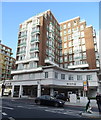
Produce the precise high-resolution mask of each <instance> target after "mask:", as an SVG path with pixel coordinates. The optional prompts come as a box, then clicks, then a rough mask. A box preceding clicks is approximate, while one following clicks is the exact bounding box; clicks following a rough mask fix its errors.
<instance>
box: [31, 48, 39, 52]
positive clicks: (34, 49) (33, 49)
mask: <svg viewBox="0 0 101 120" xmlns="http://www.w3.org/2000/svg"><path fill="white" fill-rule="evenodd" d="M36 50H37V51H39V48H31V49H30V52H31V51H36Z"/></svg>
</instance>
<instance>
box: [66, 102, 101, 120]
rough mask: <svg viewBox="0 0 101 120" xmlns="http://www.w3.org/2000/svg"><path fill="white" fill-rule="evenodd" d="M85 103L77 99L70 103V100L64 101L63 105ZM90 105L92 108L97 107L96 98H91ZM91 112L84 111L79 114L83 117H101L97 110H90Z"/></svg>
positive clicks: (79, 105)
mask: <svg viewBox="0 0 101 120" xmlns="http://www.w3.org/2000/svg"><path fill="white" fill-rule="evenodd" d="M86 104H87V103H85V102H82V103H80V102H79V101H77V103H70V102H65V105H69V106H77V107H85V106H86ZM91 107H93V108H97V109H98V107H97V103H96V100H91ZM92 112H93V113H87V112H86V111H84V112H82V113H80V115H82V116H84V117H90V118H101V114H99V112H95V111H92Z"/></svg>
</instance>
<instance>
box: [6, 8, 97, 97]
mask: <svg viewBox="0 0 101 120" xmlns="http://www.w3.org/2000/svg"><path fill="white" fill-rule="evenodd" d="M96 44H97V43H96V34H95V31H94V30H93V27H92V26H86V22H85V21H80V17H77V18H73V19H72V20H68V21H66V22H63V23H60V24H59V23H58V21H57V20H56V18H55V17H54V16H53V14H52V12H51V11H50V10H47V11H45V12H43V13H40V14H38V15H36V16H33V17H31V18H29V19H28V20H26V21H24V22H23V23H21V24H20V26H19V33H18V46H17V52H16V69H15V70H13V71H12V75H13V80H11V81H9V80H8V81H6V83H7V84H11V85H12V96H16V95H17V96H19V97H21V96H40V95H41V91H42V90H45V91H44V94H45V93H46V94H51V92H52V91H54V90H56V91H58V92H59V91H60V92H64V91H66V92H67V93H65V94H69V92H71V93H72V92H73V91H74V90H76V92H77V94H78V91H79V90H80V89H81V88H82V90H81V91H82V94H81V93H80V94H81V95H83V96H84V92H83V91H84V88H83V82H84V80H86V81H88V79H89V80H90V81H91V83H90V82H89V91H90V92H91V91H92V96H93V95H95V93H96V91H97V89H98V78H97V72H98V71H97V70H95V69H97V68H99V58H98V53H97V47H96ZM49 66H52V71H50V72H49V71H47V70H50V69H49ZM54 66H55V67H56V68H54ZM55 69H57V71H58V72H55ZM69 69H73V70H74V71H73V70H72V71H70V70H69ZM76 69H78V70H76ZM83 69H85V70H83ZM92 69H93V70H92ZM45 71H46V72H45ZM54 72H55V78H54V77H52V76H54ZM61 72H62V75H61V79H60V78H59V79H58V75H59V74H61ZM75 72H76V73H77V74H78V75H77V74H76V76H78V77H77V78H76V77H74V76H73V74H74V73H75ZM83 72H84V74H86V75H83V76H80V75H81V74H83ZM89 73H91V74H92V75H91V76H89ZM93 74H94V76H93ZM50 75H52V76H51V77H49V76H50ZM87 75H88V77H84V76H87ZM65 76H67V77H65ZM68 76H69V77H68ZM92 76H93V77H92ZM83 77H84V78H83ZM45 78H47V80H46V79H45ZM64 79H65V80H66V81H65V83H64V81H63V80H64ZM77 79H79V80H81V84H79V82H78V83H76V82H77V81H76V82H74V80H77ZM41 81H42V82H41ZM81 86H82V87H81ZM51 88H53V89H54V90H53V89H51ZM69 88H70V89H69ZM61 90H62V91H61ZM47 91H48V92H47ZM49 91H50V92H49Z"/></svg>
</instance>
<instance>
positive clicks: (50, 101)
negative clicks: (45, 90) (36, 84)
mask: <svg viewBox="0 0 101 120" xmlns="http://www.w3.org/2000/svg"><path fill="white" fill-rule="evenodd" d="M35 103H36V104H39V105H50V106H55V107H59V106H61V107H63V106H64V103H65V102H64V101H63V100H59V99H56V98H55V97H52V96H49V95H42V96H40V97H37V98H36V99H35Z"/></svg>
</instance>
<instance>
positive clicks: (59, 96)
mask: <svg viewBox="0 0 101 120" xmlns="http://www.w3.org/2000/svg"><path fill="white" fill-rule="evenodd" d="M56 99H60V100H64V101H67V97H66V96H64V95H62V94H58V95H56Z"/></svg>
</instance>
